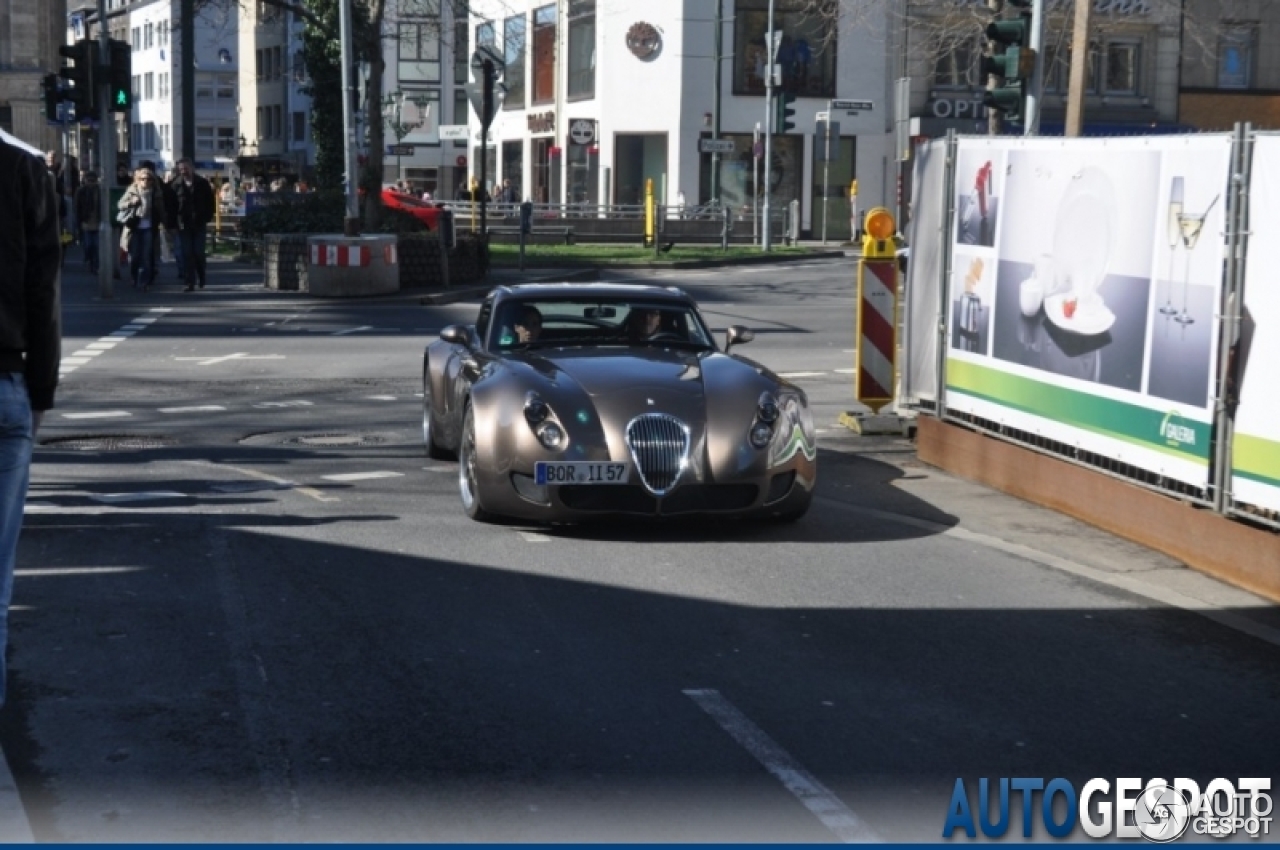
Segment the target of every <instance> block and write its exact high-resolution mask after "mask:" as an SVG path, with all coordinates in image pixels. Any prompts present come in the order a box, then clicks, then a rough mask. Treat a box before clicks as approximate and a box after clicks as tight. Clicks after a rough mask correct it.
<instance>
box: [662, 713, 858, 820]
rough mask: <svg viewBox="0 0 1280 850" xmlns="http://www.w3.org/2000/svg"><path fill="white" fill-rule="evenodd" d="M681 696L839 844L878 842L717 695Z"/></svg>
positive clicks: (810, 776) (828, 792) (787, 755)
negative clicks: (696, 708) (806, 811)
mask: <svg viewBox="0 0 1280 850" xmlns="http://www.w3.org/2000/svg"><path fill="white" fill-rule="evenodd" d="M684 694H685V696H687V697H689V699H691V700H693V701H694V702H696V703H697V704H698V707H699V708H701V709H702V710H703V711H705V712H706V713H707V714H709V715H710V716H711V719H713V720H715V722H716V723H718V724H720V728H721V729H723V730H724V731H726V732H728V733H729V737H731V738H733V739H734V740H735V741H737V742H738V744H739V745H741V746H742V748H743V749H744V750H746V751H747V752H749V753H750V754H751V755H752V756H753V757H754V758H755V760H756V761H758V762H760V764H762V765H763V766H764V769H765V770H767V771H769V772H770V773H772V774H773V775H774V777H775V778H777V780H778V781H779V782H781V783H782V785H783V787H784V788H786V789H787V790H788V791H790V792H791V793H792V794H793V795H795V797H796V799H797V800H799V801H800V802H801V803H803V804H804V807H805V808H806V809H808V810H809V811H811V812H813V814H814V815H816V816H817V818H818V820H820V821H822V825H823V826H825V827H826V828H827V829H829V830H831V832H832V834H833V835H835V836H836V837H837V838H839V839H840V840H841V841H843V842H844V843H846V844H852V843H855V842H864V841H879V840H880V837H879V836H878V835H876V833H875V831H874V830H872V829H871V827H869V826H868V825H867V824H866V822H865V821H863V820H862V819H861V818H859V817H858V816H857V815H856V814H854V813H853V810H852V809H850V808H849V807H848V806H846V805H845V804H844V803H842V802H841V801H840V798H839V797H837V796H836V795H835V794H833V793H832V792H831V790H830V789H828V788H827V786H825V785H823V784H822V783H821V782H820V781H818V778H817V777H816V776H814V775H813V774H811V773H809V771H807V770H805V769H804V768H803V767H801V766H800V763H799V762H797V761H796V760H795V759H794V758H792V757H791V754H790V753H788V752H787V751H786V750H784V749H782V747H781V746H779V745H778V742H777V741H774V740H773V739H772V738H770V737H769V736H768V734H766V733H765V731H764V730H763V729H761V728H760V727H759V726H757V725H756V724H754V723H752V722H751V720H750V718H748V717H747V716H746V715H745V714H743V713H742V712H741V711H739V710H738V709H737V708H736V707H735V706H734V705H733V703H731V702H729V701H728V700H727V699H725V698H724V697H723V696H721V694H720V692H719V691H716V690H711V689H705V690H704V689H691V690H686V691H685V692H684Z"/></svg>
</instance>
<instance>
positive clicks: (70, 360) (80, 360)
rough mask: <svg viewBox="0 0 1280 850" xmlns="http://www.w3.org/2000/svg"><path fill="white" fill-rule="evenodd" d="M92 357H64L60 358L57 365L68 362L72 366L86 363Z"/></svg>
mask: <svg viewBox="0 0 1280 850" xmlns="http://www.w3.org/2000/svg"><path fill="white" fill-rule="evenodd" d="M92 359H93V358H92V357H64V358H62V363H61V364H59V365H64V366H65V365H66V364H68V363H69V364H71V365H72V366H83V365H84V364H86V363H88V362H89V361H90V360H92Z"/></svg>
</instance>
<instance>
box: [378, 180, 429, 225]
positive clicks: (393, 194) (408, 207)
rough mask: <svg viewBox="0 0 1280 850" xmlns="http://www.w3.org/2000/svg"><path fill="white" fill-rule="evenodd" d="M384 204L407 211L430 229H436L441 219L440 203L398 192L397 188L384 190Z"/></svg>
mask: <svg viewBox="0 0 1280 850" xmlns="http://www.w3.org/2000/svg"><path fill="white" fill-rule="evenodd" d="M382 205H383V206H384V207H386V208H387V209H389V210H400V211H401V212H407V213H408V214H409V215H411V216H413V217H414V218H416V219H417V220H418V221H420V222H422V223H423V224H425V225H426V226H427V229H428V230H435V229H436V224H437V222H439V220H440V206H441V205H440V204H437V203H435V202H434V201H423V200H420V199H419V198H415V197H414V196H413V195H406V194H404V193H403V192H397V191H396V190H395V189H383V190H382Z"/></svg>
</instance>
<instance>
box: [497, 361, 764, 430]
mask: <svg viewBox="0 0 1280 850" xmlns="http://www.w3.org/2000/svg"><path fill="white" fill-rule="evenodd" d="M512 361H513V364H512V365H513V366H515V365H516V364H520V365H521V366H523V367H526V368H528V369H530V370H532V371H534V372H536V373H538V374H539V375H540V376H541V377H542V379H543V380H544V381H546V383H547V384H548V385H549V386H548V389H549V390H550V391H551V392H552V394H553V395H554V396H559V397H560V398H562V399H563V400H565V401H569V400H570V399H572V398H573V397H575V396H576V397H577V398H578V400H582V399H581V396H582V395H586V396H587V397H589V399H590V403H591V405H592V406H593V407H594V408H595V410H596V412H597V414H598V415H599V416H600V418H601V419H602V420H604V421H608V420H614V421H615V422H616V423H617V424H624V423H625V421H626V420H629V419H630V418H632V417H634V416H638V415H640V414H641V413H647V412H663V413H670V414H672V415H674V416H677V417H679V418H681V419H683V420H685V421H686V422H689V423H690V424H693V423H697V422H701V421H703V420H705V419H707V418H711V417H713V416H714V412H715V411H716V410H721V411H722V412H724V413H729V410H728V409H726V408H732V409H733V411H734V413H736V414H738V415H741V414H742V413H748V414H749V413H750V412H751V411H753V410H754V408H755V406H756V402H757V400H758V398H759V395H760V393H761V392H762V391H764V390H766V389H769V388H771V387H776V385H777V378H776V377H775V376H773V375H772V374H771V373H769V372H768V371H767V370H765V369H764V368H762V367H760V366H758V365H757V364H755V363H752V362H750V361H748V360H744V359H739V358H736V357H730V356H728V355H726V354H722V353H720V352H717V351H691V350H688V349H682V348H677V347H672V348H662V347H658V346H653V347H649V348H643V347H632V348H626V349H622V348H618V349H554V350H545V349H544V350H537V349H535V350H533V351H529V352H526V353H522V354H519V355H516V356H515V357H513V358H512ZM547 401H548V402H552V403H553V404H554V402H553V401H552V399H551V398H548V399H547Z"/></svg>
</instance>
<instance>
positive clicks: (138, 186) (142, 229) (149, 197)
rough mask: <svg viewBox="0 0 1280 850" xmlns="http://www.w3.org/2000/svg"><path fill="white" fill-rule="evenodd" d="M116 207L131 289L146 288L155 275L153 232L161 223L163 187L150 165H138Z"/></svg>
mask: <svg viewBox="0 0 1280 850" xmlns="http://www.w3.org/2000/svg"><path fill="white" fill-rule="evenodd" d="M118 209H119V210H120V212H121V215H122V217H123V224H124V234H123V235H122V236H121V241H120V247H121V248H123V249H125V250H126V251H128V253H129V277H130V279H131V280H132V282H133V288H134V289H141V290H144V291H145V290H146V289H147V288H148V287H150V286H151V284H152V283H154V282H155V279H156V241H155V240H156V232H157V231H158V230H159V229H160V228H162V227H164V226H165V222H166V221H167V220H168V210H166V209H165V199H164V190H163V189H162V188H161V186H160V182H159V181H158V180H157V179H156V173H155V172H154V171H152V170H151V169H150V168H139V169H138V170H137V171H136V172H134V175H133V183H132V184H130V186H129V188H128V189H125V190H124V197H122V198H121V199H120V203H119V204H118Z"/></svg>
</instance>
